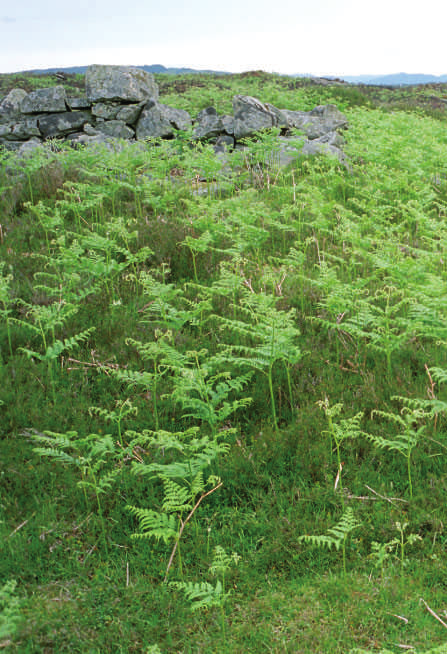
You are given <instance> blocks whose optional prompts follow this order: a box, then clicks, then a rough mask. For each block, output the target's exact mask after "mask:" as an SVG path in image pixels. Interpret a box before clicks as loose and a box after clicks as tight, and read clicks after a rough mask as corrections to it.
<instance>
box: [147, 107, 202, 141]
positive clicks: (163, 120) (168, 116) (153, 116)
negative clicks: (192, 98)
mask: <svg viewBox="0 0 447 654" xmlns="http://www.w3.org/2000/svg"><path fill="white" fill-rule="evenodd" d="M191 124H192V120H191V116H190V115H189V114H188V112H187V111H184V110H183V109H174V108H173V107H168V106H167V105H165V104H160V103H159V102H154V101H150V102H148V103H147V104H146V105H145V106H144V107H143V110H142V112H141V115H140V118H139V120H138V123H137V126H136V135H137V139H138V140H142V139H147V138H159V137H170V136H173V135H174V133H175V131H176V130H179V129H187V128H188V127H189V126H190V125H191Z"/></svg>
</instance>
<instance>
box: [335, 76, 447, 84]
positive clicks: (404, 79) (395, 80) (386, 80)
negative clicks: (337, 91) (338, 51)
mask: <svg viewBox="0 0 447 654" xmlns="http://www.w3.org/2000/svg"><path fill="white" fill-rule="evenodd" d="M342 79H344V80H345V81H346V82H351V84H375V85H377V86H409V85H412V84H443V83H445V82H447V75H439V76H437V75H425V74H423V73H393V74H392V75H354V76H353V75H346V76H344V77H342Z"/></svg>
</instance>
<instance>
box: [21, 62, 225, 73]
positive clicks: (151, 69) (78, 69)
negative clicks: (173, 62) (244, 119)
mask: <svg viewBox="0 0 447 654" xmlns="http://www.w3.org/2000/svg"><path fill="white" fill-rule="evenodd" d="M134 67H135V68H142V69H143V70H145V71H146V72H147V73H168V74H170V75H188V74H194V73H195V74H200V73H206V74H208V75H230V74H231V73H229V72H227V71H222V70H198V69H195V68H172V67H171V68H167V67H166V66H163V65H161V64H152V65H151V66H134ZM87 68H88V66H70V67H68V68H33V69H32V70H24V71H22V72H23V73H28V74H32V75H51V74H52V73H67V74H72V75H76V74H82V75H83V74H85V71H86V70H87Z"/></svg>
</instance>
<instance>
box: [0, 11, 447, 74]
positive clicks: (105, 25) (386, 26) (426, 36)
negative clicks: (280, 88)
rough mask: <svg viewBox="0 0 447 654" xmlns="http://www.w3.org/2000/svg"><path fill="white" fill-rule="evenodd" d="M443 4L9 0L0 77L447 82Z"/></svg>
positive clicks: (3, 15)
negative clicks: (153, 69) (101, 73)
mask: <svg viewBox="0 0 447 654" xmlns="http://www.w3.org/2000/svg"><path fill="white" fill-rule="evenodd" d="M446 19H447V3H446V2H445V0H418V1H415V0H224V2H213V0H207V1H205V0H165V1H164V2H163V1H161V0H127V1H125V0H75V1H74V2H71V3H69V2H60V0H39V1H38V2H37V1H36V0H16V1H15V2H4V3H0V73H7V72H17V71H22V70H30V69H35V68H64V67H69V66H83V65H89V64H118V65H137V66H138V65H140V66H142V65H151V64H162V65H164V66H166V67H169V66H174V67H186V68H195V69H199V70H200V69H213V70H219V71H227V72H235V73H236V72H243V71H250V70H264V71H266V72H278V73H284V74H297V73H303V74H305V73H308V74H313V75H339V76H343V75H358V74H388V73H397V72H407V73H427V74H433V75H440V74H447V56H446V47H445V24H446Z"/></svg>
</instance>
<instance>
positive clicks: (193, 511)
mask: <svg viewBox="0 0 447 654" xmlns="http://www.w3.org/2000/svg"><path fill="white" fill-rule="evenodd" d="M222 483H223V482H221V481H220V482H219V483H218V484H217V486H214V488H212V489H211V490H209V491H207V492H206V493H203V495H201V496H200V497H199V499H198V500H197V502H196V503H195V505H194V506H193V508H192V509H191V511H190V512H189V513H188V515H187V516H186V519H185V521H183V520H180V522H181V525H180V531H179V532H178V537H177V540H176V541H175V545H174V547H173V549H172V552H171V556H170V557H169V562H168V567H167V568H166V574H165V578H164V579H163V583H166V581H167V580H168V574H169V568H170V567H171V565H172V562H173V560H174V556H175V553H176V551H177V547H178V544H179V542H180V538H181V537H182V534H183V530H184V528H185V527H186V525H187V523H188V522H189V520H191V518H192V516H193V515H194V513H195V512H196V510H197V509H198V508H199V506H200V504H201V502H202V500H204V499H205V497H208V495H211V493H214V491H216V490H217V489H218V488H220V487H221V486H222Z"/></svg>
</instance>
